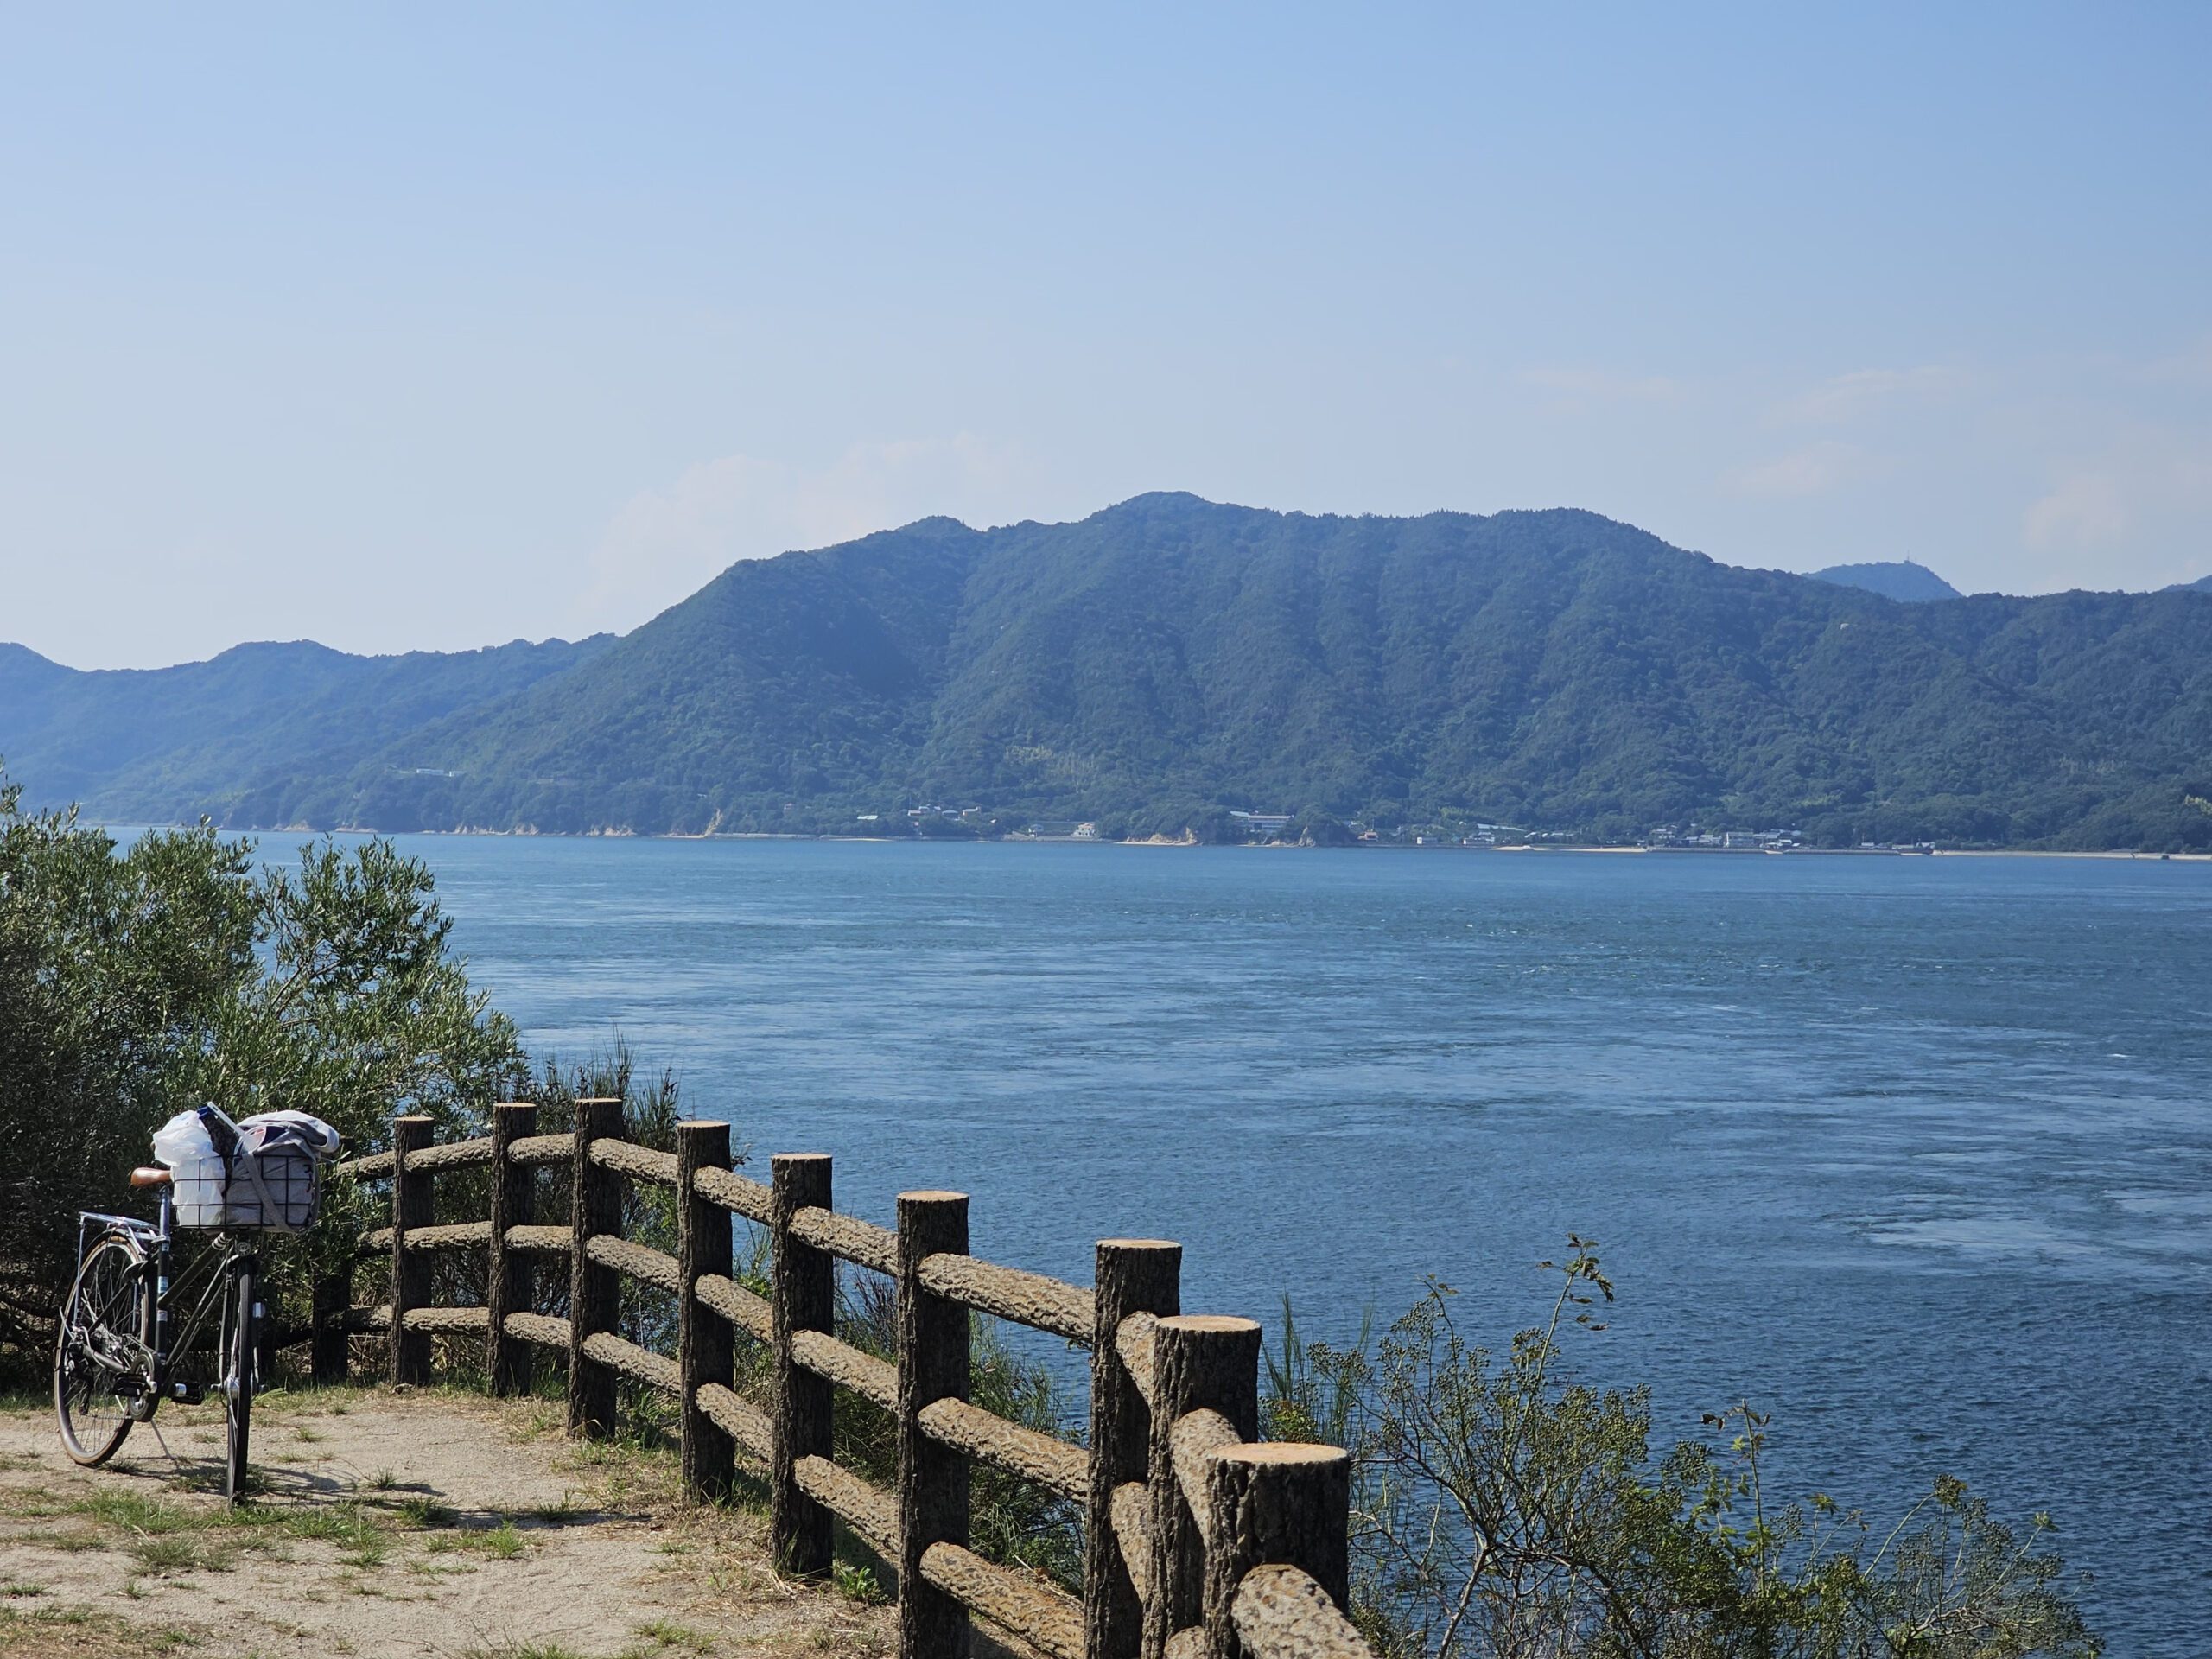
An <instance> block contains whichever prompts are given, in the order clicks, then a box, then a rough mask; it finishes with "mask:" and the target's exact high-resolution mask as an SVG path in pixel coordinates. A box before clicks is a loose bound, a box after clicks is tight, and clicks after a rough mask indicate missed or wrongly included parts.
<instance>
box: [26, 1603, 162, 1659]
mask: <svg viewBox="0 0 2212 1659" xmlns="http://www.w3.org/2000/svg"><path fill="white" fill-rule="evenodd" d="M191 1640H192V1638H191V1637H188V1636H184V1635H182V1634H181V1633H178V1632H174V1631H166V1630H141V1629H139V1628H138V1627H137V1626H135V1625H131V1624H125V1623H124V1621H123V1620H121V1619H119V1618H116V1617H115V1616H114V1615H113V1614H111V1613H95V1612H92V1611H90V1610H88V1609H86V1608H82V1607H37V1608H31V1609H28V1610H18V1609H16V1608H14V1607H0V1653H4V1654H6V1655H8V1656H9V1659H76V1656H81V1655H84V1654H87V1653H93V1654H98V1655H99V1659H156V1656H159V1655H162V1654H168V1653H173V1652H175V1650H176V1649H179V1648H181V1647H185V1646H188V1645H189V1644H190V1643H191Z"/></svg>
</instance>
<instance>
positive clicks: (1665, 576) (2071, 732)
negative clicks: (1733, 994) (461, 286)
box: [0, 495, 2212, 848]
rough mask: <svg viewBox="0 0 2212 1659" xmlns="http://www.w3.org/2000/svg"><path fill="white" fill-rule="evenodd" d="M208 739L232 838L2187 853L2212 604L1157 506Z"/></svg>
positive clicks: (713, 587) (912, 528)
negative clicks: (1363, 838)
mask: <svg viewBox="0 0 2212 1659" xmlns="http://www.w3.org/2000/svg"><path fill="white" fill-rule="evenodd" d="M507 649H510V650H512V649H514V648H512V647H510V648H507ZM546 649H550V648H546ZM219 660H220V659H219ZM206 666H210V667H212V666H213V665H212V664H211V665H206ZM47 667H48V668H51V665H50V664H48V665H47ZM6 672H9V670H8V668H7V666H6V664H5V662H4V661H0V673H6ZM62 672H65V673H66V671H62ZM180 672H181V671H180ZM252 726H253V721H252V720H251V719H250V718H245V717H244V716H241V717H240V720H239V722H238V729H240V730H245V729H249V728H252ZM5 736H6V734H5V733H3V732H0V738H4V737H5ZM372 737H373V741H370V739H371V738H372ZM226 741H231V740H229V739H227V738H225V737H223V736H221V735H220V734H215V735H213V736H209V737H207V738H203V739H202V740H200V742H199V744H198V747H195V748H194V750H193V751H192V753H193V754H194V757H195V759H194V764H193V768H192V776H193V777H194V778H195V779H205V780H206V783H205V786H204V789H203V791H202V792H201V793H200V795H199V796H198V797H196V800H197V801H198V802H199V803H200V804H207V805H208V806H210V807H211V808H213V810H217V811H218V813H219V816H221V817H225V818H226V820H228V821H230V822H234V823H296V822H307V823H319V824H321V823H356V824H372V825H375V826H377V827H379V828H384V829H410V828H450V827H455V826H461V825H468V826H477V827H486V828H495V829H505V828H515V827H525V826H527V827H535V828H537V829H543V830H548V831H551V830H569V831H580V830H587V829H632V830H636V831H639V832H641V833H652V832H660V831H671V830H673V831H677V832H687V833H696V832H698V831H701V830H705V829H720V830H726V831H727V830H740V829H749V830H764V829H765V830H775V829H798V830H833V831H834V830H841V829H842V830H850V829H855V827H856V817H857V815H859V814H862V813H874V814H877V815H879V816H878V818H877V822H878V823H880V824H883V825H887V826H888V825H891V824H893V823H897V824H899V825H900V826H902V827H903V825H904V823H905V809H906V808H907V807H909V806H912V805H918V804H925V803H933V804H940V805H952V806H970V805H973V806H980V807H982V808H984V809H986V810H987V811H988V812H989V813H993V814H996V815H998V816H1000V817H1001V818H1002V819H1004V818H1009V817H1010V818H1013V819H1014V820H1015V821H1017V822H1018V821H1020V820H1022V819H1026V818H1031V817H1034V818H1047V819H1089V820H1092V821H1096V822H1098V823H1100V824H1101V826H1102V828H1104V829H1109V830H1112V829H1121V830H1124V831H1128V832H1130V833H1140V834H1141V833H1148V832H1153V831H1165V832H1168V833H1174V832H1176V831H1179V830H1180V829H1183V828H1185V827H1186V826H1189V827H1194V828H1197V829H1199V830H1201V831H1202V832H1211V831H1212V830H1215V829H1219V828H1221V827H1223V826H1224V823H1225V820H1226V814H1227V811H1228V810H1230V809H1240V810H1255V811H1283V812H1301V811H1305V810H1308V809H1314V810H1319V811H1320V812H1324V813H1326V814H1329V815H1333V816H1335V817H1355V816H1357V817H1367V818H1369V819H1371V820H1374V821H1376V822H1378V823H1384V824H1389V823H1400V822H1406V821H1414V822H1427V821H1433V820H1436V819H1439V818H1440V817H1447V816H1449V815H1450V814H1452V813H1454V812H1458V813H1464V814H1465V815H1467V816H1471V817H1481V818H1484V819H1490V820H1493V821H1503V822H1506V823H1515V824H1520V825H1526V826H1532V827H1536V828H1548V829H1559V830H1564V831H1576V832H1580V833H1586V834H1592V835H1598V836H1606V837H1608V838H1613V837H1623V836H1631V835H1634V834H1637V833H1640V832H1642V831H1644V830H1647V829H1651V828H1654V827H1656V826H1659V825H1664V824H1673V825H1676V826H1683V825H1686V824H1688V823H1691V822H1696V823H1700V824H1701V825H1703V826H1705V827H1707V828H1713V827H1738V828H1768V827H1774V828H1796V829H1802V830H1804V831H1806V832H1807V833H1808V835H1810V836H1813V837H1814V838H1815V839H1817V840H1820V841H1823V842H1829V843H1836V844H1848V843H1853V842H1859V841H1862V840H1880V841H1890V840H1918V839H1940V840H1944V841H1951V842H2003V843H2012V844H2031V845H2052V846H2145V847H2157V848H2175V847H2197V846H2208V845H2212V808H2209V807H2207V806H2205V805H2204V803H2205V802H2206V801H2208V800H2212V596H2207V595H2205V594H2198V593H2190V592H2171V593H2163V594H2062V595H2054V596H2050V597H2044V598H2037V599H2014V598H2007V597H2003V596H1999V595H1994V594H1984V595H1979V596H1975V597H1972V598H1964V599H1956V600H1953V601H1947V602H1945V603H1942V604H1901V603H1897V602H1894V601H1891V600H1888V599H1885V598H1883V597H1880V596H1878V595H1877V594H1871V593H1867V592H1864V591H1861V590H1859V589H1857V588H1851V587H1847V586H1839V585H1836V584H1834V583H1832V582H1823V581H1816V580H1813V579H1811V578H1808V577H1803V576H1796V575H1786V574H1783V573H1781V572H1777V571H1760V570H1746V569H1737V568H1735V567H1732V566H1727V565H1722V564H1718V563H1714V562H1713V561H1712V560H1710V559H1707V558H1705V557H1703V556H1700V555H1698V554H1694V553H1689V552H1685V551H1683V550H1681V549H1678V548H1674V547H1670V546H1669V545H1668V544H1666V543H1663V542H1662V541H1660V540H1658V539H1657V538H1656V537H1652V536H1649V535H1647V534H1645V533H1644V532H1643V531H1638V530H1636V529H1633V528H1631V527H1630V526H1628V525H1625V524H1617V523H1614V522H1612V521H1611V520H1608V519H1605V518H1599V517H1598V516H1597V515H1595V514H1592V513H1587V512H1572V511H1554V512H1511V513H1500V514H1497V515H1494V516H1491V517H1488V518H1475V517H1469V516H1466V515H1462V514H1453V513H1438V514H1432V515H1430V516H1428V517H1426V518H1330V517H1309V516H1306V515H1303V514H1296V513H1289V514H1285V513H1276V512H1262V511H1256V510H1253V509H1249V508H1243V507H1234V506H1221V505H1212V504H1210V503H1207V502H1204V501H1201V500H1198V499H1196V498H1193V497H1190V496H1182V495H1152V496H1143V497H1140V498H1138V499H1135V500H1132V501H1128V502H1125V503H1123V504H1122V505H1119V506H1117V507H1113V508H1110V509H1109V510H1107V511H1105V512H1101V513H1098V514H1096V515H1094V516H1093V517H1091V518H1087V519H1084V520H1083V521H1081V522H1080V523H1076V524H1016V525H1010V526H1007V527H1006V528H1003V529H1000V530H994V531H973V530H969V529H968V528H966V527H965V526H963V525H961V524H957V523H954V522H952V521H950V520H948V519H929V520H925V521H923V522H921V523H919V524H912V525H908V526H907V527H906V528H905V529H902V530H898V531H886V532H884V533H882V534H880V535H876V536H871V537H866V538H864V539H863V540H861V541H858V542H854V543H848V544H846V545H844V546H842V547H835V548H829V549H825V550H821V551H818V552H810V553H793V554H787V555H785V556H783V557H781V558H777V559H771V560H764V561H760V562H755V563H741V564H738V565H734V566H733V567H731V568H730V569H728V571H726V572H724V573H723V575H721V576H720V577H718V578H717V579H716V580H715V582H712V583H710V584H709V586H708V587H707V588H703V589H702V590H701V591H700V592H699V593H698V594H695V595H693V596H692V597H691V598H690V599H689V600H687V601H684V602H683V604H681V605H678V606H677V607H673V608H672V609H671V610H670V611H668V612H666V613H664V614H663V615H661V616H660V617H658V618H657V619H656V620H653V621H652V622H651V623H649V624H647V625H646V626H644V627H641V628H639V629H638V630H637V631H636V632H633V633H631V634H629V635H627V636H626V637H625V638H623V639H620V640H619V641H615V642H613V643H612V644H610V645H606V646H605V647H604V648H603V649H596V650H582V649H580V650H578V660H576V661H575V663H574V664H572V665H569V666H566V667H565V668H563V669H560V670H558V671H549V672H547V673H545V674H544V675H543V676H542V677H539V676H532V677H531V679H530V680H529V682H528V683H519V684H518V685H516V686H513V687H503V688H499V689H498V690H497V693H496V694H494V695H489V696H484V697H479V698H457V699H455V700H454V702H451V703H450V704H449V706H448V708H446V709H425V710H423V711H421V714H420V717H419V718H410V719H409V720H408V721H407V723H406V724H405V725H404V727H399V728H386V729H385V731H383V732H382V733H381V734H350V735H349V747H346V748H345V749H343V750H340V749H339V748H335V747H333V748H329V749H326V750H323V751H321V752H318V753H308V751H307V749H305V748H302V747H301V745H302V738H301V736H300V734H295V738H294V740H293V747H292V749H291V750H290V751H289V752H288V753H287V755H286V756H285V757H284V758H283V760H282V761H281V763H279V762H278V761H277V760H274V759H272V758H271V757H270V755H269V754H268V753H262V754H260V755H259V756H258V758H257V762H256V764H255V765H254V766H252V767H251V768H249V767H247V766H234V767H232V770H231V772H230V773H229V774H228V775H226V776H222V777H220V778H219V776H218V774H219V773H220V772H221V770H222V769H221V767H220V766H219V764H218V761H219V756H220V753H221V749H222V746H223V744H224V742H226ZM73 759H74V760H77V761H78V762H79V764H80V765H82V764H84V762H83V760H82V756H81V754H79V755H74V756H73ZM9 760H10V766H11V769H12V770H15V771H16V772H18V773H19V774H21V775H23V776H25V777H26V778H27V779H33V781H37V780H36V779H34V778H33V772H32V769H31V768H29V767H28V766H22V765H20V764H18V763H17V759H16V753H13V752H10V753H9ZM134 764H135V765H136V766H137V767H138V768H139V769H140V771H139V773H134V774H133V775H134V776H137V775H142V774H143V771H144V769H145V768H146V767H147V766H151V765H153V764H154V763H153V762H152V761H150V760H139V761H137V762H135V763H134ZM447 774H450V775H447ZM175 775H176V777H178V778H180V779H181V776H182V773H181V772H179V773H177V774H175ZM132 787H133V788H137V787H138V785H135V784H134V785H132ZM53 788H54V785H52V782H51V780H50V779H48V780H46V788H45V790H44V791H42V792H48V793H50V792H52V791H53ZM102 788H103V791H105V793H106V794H107V795H108V797H109V798H119V796H118V790H119V788H120V786H119V785H103V786H102ZM167 788H168V793H166V794H163V795H162V796H161V797H160V798H162V799H164V800H168V799H177V800H181V799H183V798H184V794H185V793H186V792H188V791H183V790H181V787H180V786H179V785H178V784H176V783H174V782H173V783H171V784H169V785H167ZM149 798H150V797H149Z"/></svg>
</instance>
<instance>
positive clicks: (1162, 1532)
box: [1144, 1314, 1260, 1659]
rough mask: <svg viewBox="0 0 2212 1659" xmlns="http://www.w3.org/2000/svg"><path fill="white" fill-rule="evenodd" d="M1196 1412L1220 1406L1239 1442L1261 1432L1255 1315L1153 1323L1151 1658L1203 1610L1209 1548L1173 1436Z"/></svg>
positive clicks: (1147, 1637) (1147, 1631)
mask: <svg viewBox="0 0 2212 1659" xmlns="http://www.w3.org/2000/svg"><path fill="white" fill-rule="evenodd" d="M1193 1411H1217V1412H1219V1413H1220V1414H1222V1415H1223V1416H1224V1417H1225V1418H1227V1419H1228V1420H1229V1426H1230V1427H1231V1428H1232V1429H1234V1430H1235V1431H1236V1438H1237V1439H1238V1440H1257V1439H1258V1438H1259V1434H1260V1327H1259V1325H1257V1324H1255V1322H1254V1321H1252V1320H1250V1319H1224V1318H1221V1317H1218V1316H1216V1315H1211V1314H1198V1315H1181V1316H1178V1317H1177V1318H1174V1319H1162V1320H1160V1323H1159V1324H1158V1325H1156V1326H1154V1335H1153V1344H1152V1446H1151V1456H1150V1465H1151V1472H1150V1485H1151V1497H1152V1595H1151V1598H1150V1599H1148V1600H1147V1602H1146V1604H1145V1610H1144V1651H1145V1655H1146V1659H1163V1656H1165V1655H1166V1651H1167V1643H1168V1640H1169V1638H1170V1637H1173V1636H1174V1635H1175V1634H1176V1633H1177V1632H1178V1631H1179V1630H1187V1629H1189V1628H1190V1627H1191V1626H1192V1625H1194V1624H1199V1623H1200V1622H1201V1621H1202V1620H1203V1619H1204V1618H1205V1571H1206V1564H1205V1550H1204V1548H1203V1547H1202V1546H1201V1544H1200V1541H1199V1533H1198V1520H1197V1517H1196V1516H1193V1515H1192V1512H1191V1506H1190V1503H1189V1502H1188V1501H1187V1500H1186V1498H1185V1496H1184V1492H1183V1488H1182V1484H1181V1483H1180V1482H1179V1481H1178V1480H1177V1479H1176V1478H1175V1457H1174V1443H1173V1434H1174V1432H1175V1424H1176V1422H1177V1421H1178V1420H1179V1419H1180V1418H1182V1417H1183V1416H1185V1414H1188V1413H1190V1412H1193Z"/></svg>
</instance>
